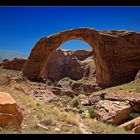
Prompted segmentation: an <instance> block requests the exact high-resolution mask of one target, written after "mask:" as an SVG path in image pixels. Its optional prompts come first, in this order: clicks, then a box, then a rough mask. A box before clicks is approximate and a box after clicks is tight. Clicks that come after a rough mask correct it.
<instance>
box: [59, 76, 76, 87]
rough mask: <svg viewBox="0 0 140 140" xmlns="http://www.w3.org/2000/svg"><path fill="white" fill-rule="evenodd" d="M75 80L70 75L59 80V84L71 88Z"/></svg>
mask: <svg viewBox="0 0 140 140" xmlns="http://www.w3.org/2000/svg"><path fill="white" fill-rule="evenodd" d="M73 82H74V80H72V79H70V78H69V77H65V78H63V79H61V80H59V81H58V85H60V86H61V87H64V88H70V87H71V85H72V83H73Z"/></svg>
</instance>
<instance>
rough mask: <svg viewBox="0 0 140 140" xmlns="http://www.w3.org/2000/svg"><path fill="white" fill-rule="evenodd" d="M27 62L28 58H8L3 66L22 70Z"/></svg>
mask: <svg viewBox="0 0 140 140" xmlns="http://www.w3.org/2000/svg"><path fill="white" fill-rule="evenodd" d="M25 62H26V59H24V58H12V59H6V60H4V61H3V63H2V66H3V68H4V69H10V70H18V71H21V70H22V68H23V66H24V64H25Z"/></svg>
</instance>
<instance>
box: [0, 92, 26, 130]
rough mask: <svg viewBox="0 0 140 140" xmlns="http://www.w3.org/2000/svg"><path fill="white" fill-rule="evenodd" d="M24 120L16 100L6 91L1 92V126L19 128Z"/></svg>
mask: <svg viewBox="0 0 140 140" xmlns="http://www.w3.org/2000/svg"><path fill="white" fill-rule="evenodd" d="M22 120H23V116H22V113H21V112H20V110H19V108H18V106H17V104H16V102H15V100H14V99H13V98H12V96H11V95H10V94H8V93H5V92H0V127H2V128H6V129H12V130H17V129H19V128H20V125H21V122H22Z"/></svg>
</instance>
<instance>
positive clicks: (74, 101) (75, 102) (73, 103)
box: [72, 97, 80, 107]
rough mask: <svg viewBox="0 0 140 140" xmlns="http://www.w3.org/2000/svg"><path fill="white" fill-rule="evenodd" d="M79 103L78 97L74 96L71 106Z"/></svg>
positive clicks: (76, 105)
mask: <svg viewBox="0 0 140 140" xmlns="http://www.w3.org/2000/svg"><path fill="white" fill-rule="evenodd" d="M79 105H80V99H79V98H78V97H76V98H74V99H73V100H72V106H73V107H78V106H79Z"/></svg>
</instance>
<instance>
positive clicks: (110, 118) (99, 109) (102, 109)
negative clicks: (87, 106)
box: [94, 100, 133, 124]
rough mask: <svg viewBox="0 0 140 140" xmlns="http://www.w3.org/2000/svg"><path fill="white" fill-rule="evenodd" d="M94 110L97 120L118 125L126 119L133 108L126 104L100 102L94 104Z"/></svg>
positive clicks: (108, 101)
mask: <svg viewBox="0 0 140 140" xmlns="http://www.w3.org/2000/svg"><path fill="white" fill-rule="evenodd" d="M94 110H95V113H96V118H97V119H98V120H101V121H103V122H107V123H110V124H119V123H121V122H122V121H124V119H126V118H128V116H129V114H130V113H131V112H132V111H133V108H132V107H131V105H129V103H126V102H120V101H110V100H100V101H98V102H97V103H96V104H95V107H94Z"/></svg>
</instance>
